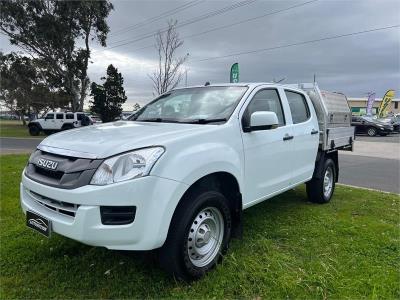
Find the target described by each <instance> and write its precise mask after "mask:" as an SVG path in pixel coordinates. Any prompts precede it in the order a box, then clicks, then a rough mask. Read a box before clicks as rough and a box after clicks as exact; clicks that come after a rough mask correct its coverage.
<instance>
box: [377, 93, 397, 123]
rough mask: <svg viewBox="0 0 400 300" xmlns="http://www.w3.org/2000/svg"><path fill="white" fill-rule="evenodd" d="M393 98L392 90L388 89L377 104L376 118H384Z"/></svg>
mask: <svg viewBox="0 0 400 300" xmlns="http://www.w3.org/2000/svg"><path fill="white" fill-rule="evenodd" d="M393 98H394V90H388V91H387V92H386V94H385V96H384V97H383V99H382V102H381V105H379V108H378V118H384V117H386V116H387V114H388V112H389V107H390V104H391V103H392V99H393Z"/></svg>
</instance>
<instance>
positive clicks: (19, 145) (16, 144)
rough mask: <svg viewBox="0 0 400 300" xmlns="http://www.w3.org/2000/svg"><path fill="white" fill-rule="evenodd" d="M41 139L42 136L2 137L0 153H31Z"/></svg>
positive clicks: (0, 139)
mask: <svg viewBox="0 0 400 300" xmlns="http://www.w3.org/2000/svg"><path fill="white" fill-rule="evenodd" d="M41 141H42V139H41V138H0V153H1V154H19V153H30V152H32V151H33V150H35V149H36V146H37V145H39V143H40V142H41Z"/></svg>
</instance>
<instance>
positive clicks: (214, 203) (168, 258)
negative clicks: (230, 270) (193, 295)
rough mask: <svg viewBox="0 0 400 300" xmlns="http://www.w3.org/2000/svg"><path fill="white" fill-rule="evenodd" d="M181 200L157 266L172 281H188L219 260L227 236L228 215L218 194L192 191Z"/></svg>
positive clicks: (228, 227) (199, 190) (221, 197)
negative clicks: (160, 267) (168, 274)
mask: <svg viewBox="0 0 400 300" xmlns="http://www.w3.org/2000/svg"><path fill="white" fill-rule="evenodd" d="M182 201H183V202H182V203H181V204H180V205H179V206H178V208H177V210H176V212H175V214H174V216H173V219H172V222H171V225H170V229H169V233H168V237H167V240H166V242H165V244H164V246H163V247H162V248H161V249H160V263H161V265H162V267H163V268H164V269H165V270H166V271H167V272H169V273H171V274H173V275H174V276H175V277H176V278H178V279H182V280H192V279H198V278H200V277H202V276H203V275H204V274H205V273H206V272H208V271H209V270H210V269H212V268H213V267H214V266H215V265H216V264H217V263H218V261H220V260H221V259H222V254H223V253H224V252H225V251H226V249H227V248H228V244H229V241H230V236H231V213H230V209H229V207H228V204H227V199H226V198H225V196H224V195H223V194H222V193H220V192H219V191H209V190H205V189H204V188H196V189H195V190H194V191H192V192H189V195H188V196H187V197H185V198H184V199H182Z"/></svg>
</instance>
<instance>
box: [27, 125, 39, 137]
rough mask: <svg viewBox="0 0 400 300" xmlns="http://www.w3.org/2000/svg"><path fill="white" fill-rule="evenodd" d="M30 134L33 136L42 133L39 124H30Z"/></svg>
mask: <svg viewBox="0 0 400 300" xmlns="http://www.w3.org/2000/svg"><path fill="white" fill-rule="evenodd" d="M29 134H30V135H32V136H38V135H39V134H40V128H39V126H36V125H32V126H29Z"/></svg>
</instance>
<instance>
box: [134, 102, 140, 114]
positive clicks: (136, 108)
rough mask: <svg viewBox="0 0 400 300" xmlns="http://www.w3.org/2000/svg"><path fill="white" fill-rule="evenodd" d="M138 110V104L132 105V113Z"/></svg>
mask: <svg viewBox="0 0 400 300" xmlns="http://www.w3.org/2000/svg"><path fill="white" fill-rule="evenodd" d="M140 108H141V107H140V104H139V103H135V104H134V105H133V111H134V112H135V111H138V110H139V109H140Z"/></svg>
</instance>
